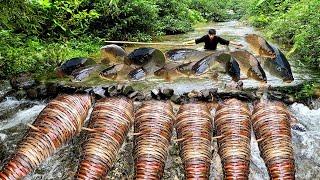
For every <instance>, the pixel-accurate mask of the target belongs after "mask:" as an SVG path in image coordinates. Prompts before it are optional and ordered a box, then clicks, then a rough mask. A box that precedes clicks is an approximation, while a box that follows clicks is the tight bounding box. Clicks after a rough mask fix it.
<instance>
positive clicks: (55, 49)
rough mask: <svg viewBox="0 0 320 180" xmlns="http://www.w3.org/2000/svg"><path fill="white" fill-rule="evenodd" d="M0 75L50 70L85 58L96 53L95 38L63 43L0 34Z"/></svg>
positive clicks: (97, 43)
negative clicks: (78, 58) (67, 61)
mask: <svg viewBox="0 0 320 180" xmlns="http://www.w3.org/2000/svg"><path fill="white" fill-rule="evenodd" d="M0 38H1V39H0V47H1V48H0V57H1V62H2V64H1V66H2V67H1V71H0V76H5V75H6V76H7V75H14V74H17V73H21V72H26V71H29V72H37V73H41V72H44V71H52V70H53V69H54V68H55V67H57V66H59V65H60V64H61V63H62V62H63V61H66V60H67V59H70V58H72V57H79V56H80V57H88V56H93V55H95V54H97V53H99V48H100V46H101V43H100V40H99V39H97V38H87V39H81V40H80V41H79V39H72V40H69V41H65V42H59V43H57V42H44V41H42V40H39V39H37V38H27V37H26V36H25V35H21V34H12V33H11V32H10V31H4V30H2V31H0Z"/></svg>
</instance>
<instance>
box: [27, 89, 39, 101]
mask: <svg viewBox="0 0 320 180" xmlns="http://www.w3.org/2000/svg"><path fill="white" fill-rule="evenodd" d="M27 97H28V98H30V99H37V98H38V91H37V89H36V88H31V89H28V90H27Z"/></svg>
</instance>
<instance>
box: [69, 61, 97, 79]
mask: <svg viewBox="0 0 320 180" xmlns="http://www.w3.org/2000/svg"><path fill="white" fill-rule="evenodd" d="M97 68H98V66H95V65H94V66H88V67H83V68H79V69H76V70H74V71H73V72H72V73H71V76H73V79H74V81H82V80H84V79H85V78H87V77H89V76H90V74H92V73H93V72H95V71H96V70H97Z"/></svg>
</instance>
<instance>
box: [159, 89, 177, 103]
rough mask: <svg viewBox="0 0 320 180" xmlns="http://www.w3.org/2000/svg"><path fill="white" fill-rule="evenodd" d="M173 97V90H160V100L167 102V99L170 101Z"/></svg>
mask: <svg viewBox="0 0 320 180" xmlns="http://www.w3.org/2000/svg"><path fill="white" fill-rule="evenodd" d="M173 95H174V90H173V89H169V88H165V89H161V93H160V98H161V99H166V100H167V99H170V98H171V97H172V96H173Z"/></svg>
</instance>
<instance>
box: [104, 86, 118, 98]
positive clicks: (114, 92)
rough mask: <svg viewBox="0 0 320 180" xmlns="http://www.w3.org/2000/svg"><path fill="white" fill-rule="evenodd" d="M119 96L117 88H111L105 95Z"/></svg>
mask: <svg viewBox="0 0 320 180" xmlns="http://www.w3.org/2000/svg"><path fill="white" fill-rule="evenodd" d="M117 94H118V91H117V86H109V87H108V90H106V92H105V95H106V96H109V97H113V96H116V95H117Z"/></svg>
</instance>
